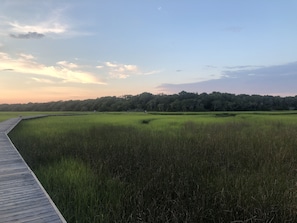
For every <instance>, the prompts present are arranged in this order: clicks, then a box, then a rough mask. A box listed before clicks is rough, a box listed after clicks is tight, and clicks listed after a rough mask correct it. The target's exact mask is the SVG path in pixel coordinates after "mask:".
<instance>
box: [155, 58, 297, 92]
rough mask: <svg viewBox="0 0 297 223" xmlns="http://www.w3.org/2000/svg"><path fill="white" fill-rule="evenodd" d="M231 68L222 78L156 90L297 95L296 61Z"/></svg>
mask: <svg viewBox="0 0 297 223" xmlns="http://www.w3.org/2000/svg"><path fill="white" fill-rule="evenodd" d="M249 67H250V68H249ZM252 67H253V68H252ZM228 68H229V69H230V70H223V71H221V73H222V74H221V78H220V79H215V80H208V81H202V82H194V83H183V84H170V83H164V84H162V85H160V86H158V87H157V88H158V89H159V90H162V91H165V92H168V93H176V92H180V91H183V90H185V91H191V92H200V93H202V92H213V91H220V92H229V93H236V94H241V93H244V94H268V95H282V96H284V95H297V89H296V83H297V62H292V63H287V64H282V65H275V66H250V65H247V66H238V69H236V68H235V67H228Z"/></svg>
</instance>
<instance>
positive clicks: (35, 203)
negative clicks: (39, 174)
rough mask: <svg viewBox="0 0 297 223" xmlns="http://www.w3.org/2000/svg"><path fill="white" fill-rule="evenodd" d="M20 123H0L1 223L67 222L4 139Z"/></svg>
mask: <svg viewBox="0 0 297 223" xmlns="http://www.w3.org/2000/svg"><path fill="white" fill-rule="evenodd" d="M21 120H22V118H21V117H19V118H13V119H9V120H7V121H4V122H0V223H25V222H26V223H29V222H30V223H66V220H65V219H64V218H63V216H62V215H61V213H60V212H59V210H58V208H57V207H56V205H55V204H54V202H53V201H52V200H51V198H50V197H49V195H48V194H47V192H46V191H45V190H44V188H43V187H42V185H41V184H40V182H39V181H38V179H37V178H36V176H35V174H34V173H33V172H32V170H31V169H30V168H29V167H28V165H27V164H26V162H25V161H24V160H23V158H22V157H21V155H20V154H19V152H18V151H17V149H16V148H15V146H14V145H13V144H12V142H11V140H10V139H9V137H8V136H7V134H8V133H9V131H11V130H12V129H13V128H14V127H15V126H16V125H17V124H18V123H19V122H20V121H21Z"/></svg>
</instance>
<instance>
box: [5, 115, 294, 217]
mask: <svg viewBox="0 0 297 223" xmlns="http://www.w3.org/2000/svg"><path fill="white" fill-rule="evenodd" d="M296 135H297V114H293V113H273V112H271V113H268V112H266V113H228V114H226V113H192V114H187V115H185V114H178V113H176V114H174V113H170V114H158V113H153V114H145V113H93V114H89V115H83V116H82V115H81V116H61V117H59V116H53V117H47V118H42V119H35V120H28V121H23V122H21V123H20V124H19V125H18V126H17V127H16V128H15V129H14V130H13V131H12V132H11V133H10V137H11V139H12V141H13V142H14V144H15V145H16V147H17V148H18V149H19V151H20V153H21V154H22V155H23V157H24V159H25V160H26V161H27V163H28V164H29V165H30V167H31V168H32V169H33V171H34V172H35V174H36V175H37V177H38V178H39V179H40V181H41V183H42V184H43V186H44V187H45V188H46V190H47V191H48V193H49V194H50V195H51V197H52V199H53V200H54V202H55V203H56V204H57V206H58V207H59V209H60V210H61V212H62V214H63V215H64V217H65V218H66V220H67V221H68V222H80V223H83V222H285V221H287V222H296V221H297V186H296V185H297V137H296Z"/></svg>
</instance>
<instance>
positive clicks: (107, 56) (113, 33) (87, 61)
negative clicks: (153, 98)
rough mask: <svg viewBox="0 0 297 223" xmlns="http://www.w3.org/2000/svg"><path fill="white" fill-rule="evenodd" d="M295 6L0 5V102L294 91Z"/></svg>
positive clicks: (220, 1)
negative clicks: (180, 93)
mask: <svg viewBox="0 0 297 223" xmlns="http://www.w3.org/2000/svg"><path fill="white" fill-rule="evenodd" d="M296 11H297V1H296V0H285V1H281V0H261V1H259V0H125V1H123V0H84V1H82V0H1V6H0V103H28V102H50V101H59V100H64V101H65V100H84V99H94V98H99V97H104V96H119V97H120V96H123V95H137V94H141V93H142V92H150V93H153V94H161V93H162V94H175V93H179V92H181V91H188V92H194V93H198V94H200V93H203V92H206V93H211V92H213V91H219V92H226V93H233V94H260V95H273V96H277V95H279V96H295V95H297V87H296V86H295V85H296V83H297V13H296Z"/></svg>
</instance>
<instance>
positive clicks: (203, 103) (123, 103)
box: [0, 91, 297, 112]
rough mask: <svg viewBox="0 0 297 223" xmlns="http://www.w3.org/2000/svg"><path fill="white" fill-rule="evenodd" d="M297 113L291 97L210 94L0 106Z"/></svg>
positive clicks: (143, 95) (13, 108)
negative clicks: (283, 111) (292, 111)
mask: <svg viewBox="0 0 297 223" xmlns="http://www.w3.org/2000/svg"><path fill="white" fill-rule="evenodd" d="M271 110H297V95H296V96H294V97H280V96H269V95H266V96H261V95H246V94H239V95H235V94H230V93H220V92H212V93H210V94H207V93H202V94H198V93H190V92H185V91H182V92H180V93H178V94H173V95H166V94H157V95H153V94H151V93H148V92H144V93H141V94H139V95H135V96H133V95H124V96H121V97H115V96H108V97H101V98H96V99H88V100H70V101H55V102H47V103H28V104H0V111H158V112H195V111H271Z"/></svg>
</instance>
